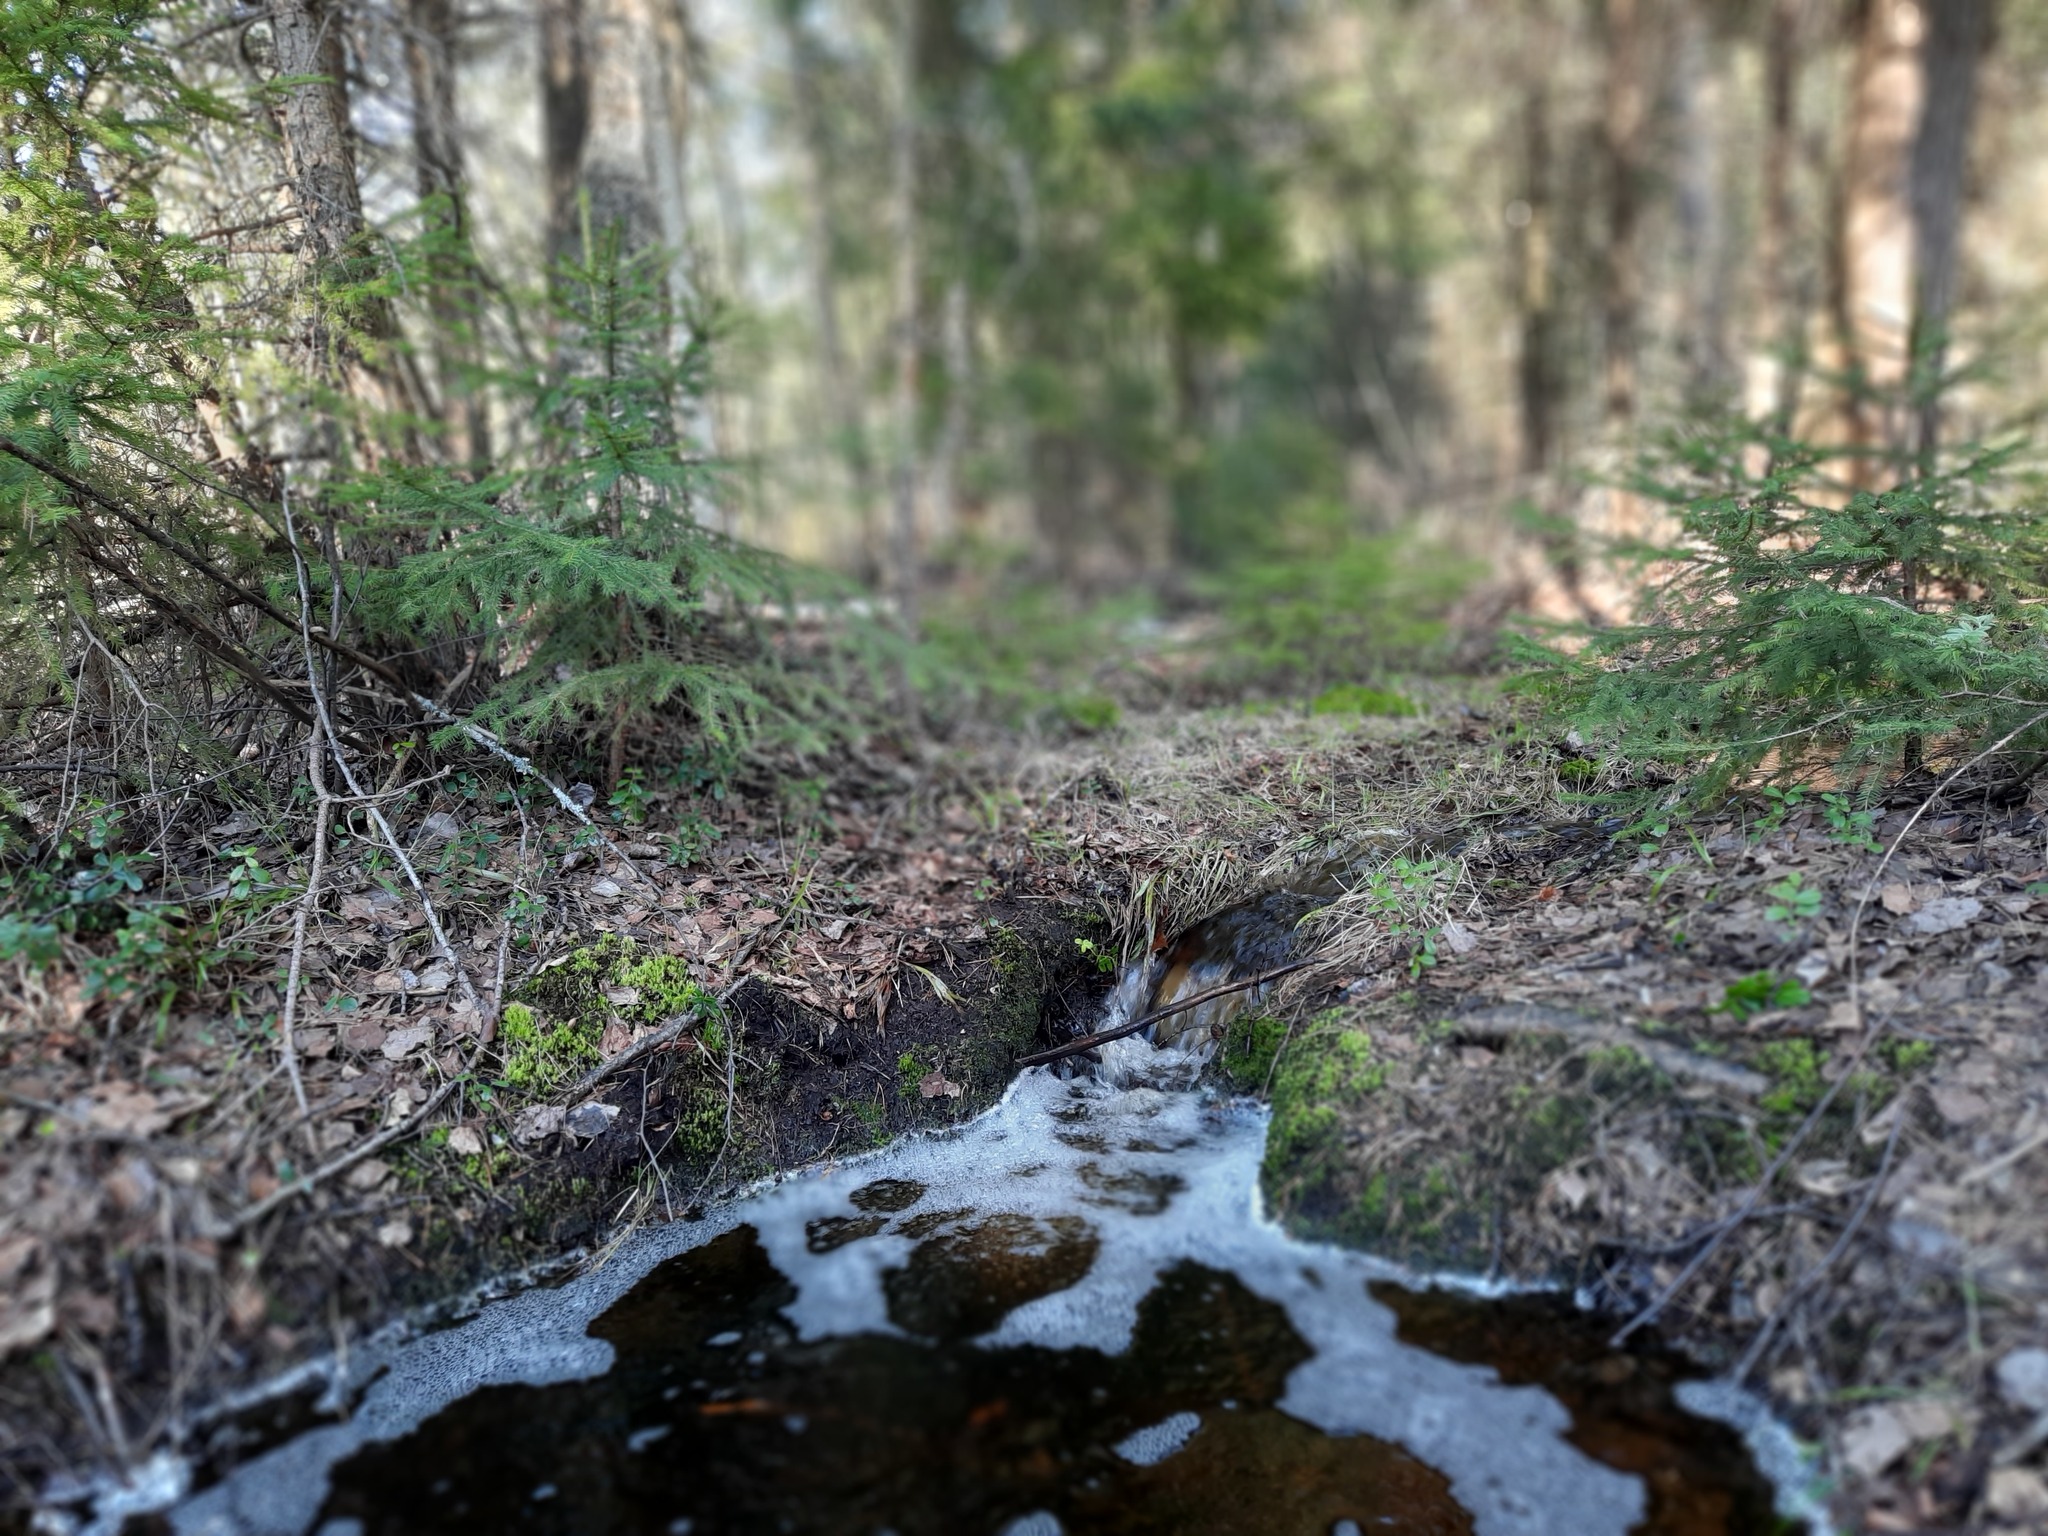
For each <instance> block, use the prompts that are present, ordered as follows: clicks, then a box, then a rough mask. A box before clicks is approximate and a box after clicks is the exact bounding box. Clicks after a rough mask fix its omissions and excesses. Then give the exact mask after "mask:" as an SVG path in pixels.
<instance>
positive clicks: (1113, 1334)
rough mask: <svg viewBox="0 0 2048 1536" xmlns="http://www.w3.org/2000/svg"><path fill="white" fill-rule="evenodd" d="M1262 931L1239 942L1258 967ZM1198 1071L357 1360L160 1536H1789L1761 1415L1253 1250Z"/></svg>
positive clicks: (1593, 1340) (1104, 1070) (1274, 1246)
mask: <svg viewBox="0 0 2048 1536" xmlns="http://www.w3.org/2000/svg"><path fill="white" fill-rule="evenodd" d="M1283 905H1284V903H1283ZM1269 915H1270V916H1273V917H1276V918H1279V919H1285V916H1286V914H1285V913H1277V912H1276V913H1275V914H1269ZM1273 926H1274V925H1273V924H1270V923H1268V922H1266V921H1264V920H1260V921H1257V922H1252V921H1245V922H1242V923H1240V924H1239V925H1238V927H1237V929H1234V930H1232V931H1233V932H1235V933H1236V936H1237V938H1238V939H1240V940H1243V941H1244V942H1245V943H1246V944H1248V945H1250V946H1251V949H1252V950H1253V951H1257V949H1258V945H1257V942H1256V937H1257V935H1259V934H1265V933H1270V932H1271V929H1272V927H1273ZM1288 926H1291V923H1289V924H1288ZM1225 927H1226V928H1228V927H1229V925H1228V924H1225ZM1215 941H1217V936H1216V935H1211V939H1210V942H1215ZM1223 947H1224V948H1226V949H1227V948H1228V947H1229V945H1228V944H1225V945H1224V946H1223ZM1262 953H1263V952H1262V951H1261V952H1257V953H1251V954H1250V955H1249V957H1248V956H1247V955H1246V954H1236V955H1234V956H1230V957H1228V958H1218V957H1217V955H1216V954H1215V953H1210V954H1207V955H1205V954H1201V953H1196V954H1182V955H1181V956H1180V958H1179V959H1178V960H1176V959H1175V957H1174V956H1172V955H1169V956H1167V957H1166V962H1165V964H1164V966H1163V967H1162V966H1155V967H1153V968H1152V971H1151V972H1149V973H1147V974H1146V975H1145V976H1143V977H1138V976H1132V977H1127V978H1126V979H1125V982H1124V984H1123V986H1121V987H1120V988H1119V992H1118V996H1117V998H1116V999H1115V1000H1114V1001H1113V1003H1112V1005H1111V1010H1110V1020H1109V1022H1112V1023H1113V1022H1114V1021H1115V1019H1116V1017H1117V1016H1118V1013H1119V1010H1122V1011H1124V1012H1127V1011H1128V1010H1129V1009H1131V1008H1133V1007H1135V1006H1137V1005H1138V1002H1139V1000H1140V996H1141V994H1145V995H1152V994H1156V992H1157V991H1158V990H1159V987H1158V984H1157V982H1156V975H1157V972H1158V971H1159V970H1160V969H1165V970H1166V971H1167V972H1168V973H1169V981H1170V983H1171V985H1172V986H1174V987H1179V988H1181V989H1182V990H1183V991H1189V990H1194V989H1196V987H1197V984H1198V983H1200V982H1202V981H1204V980H1207V979H1213V977H1214V976H1215V975H1216V974H1221V973H1223V972H1227V971H1228V970H1229V969H1230V968H1231V967H1232V966H1233V965H1239V964H1242V963H1243V962H1245V961H1246V959H1247V958H1249V959H1250V960H1251V961H1253V962H1256V961H1257V960H1258V959H1260V958H1261V956H1262ZM1176 965H1178V966H1180V975H1179V976H1178V977H1177V978H1174V977H1173V976H1172V975H1171V973H1172V972H1173V969H1174V967H1175V966H1176ZM1190 978H1193V979H1192V980H1191V979H1190ZM1179 1038H1180V1043H1179V1044H1177V1045H1170V1046H1168V1047H1167V1048H1164V1049H1155V1048H1154V1047H1153V1046H1152V1045H1151V1044H1148V1043H1146V1042H1144V1041H1142V1040H1135V1039H1134V1040H1128V1041H1123V1042H1119V1043H1117V1044H1114V1045H1111V1046H1107V1047H1104V1048H1103V1049H1102V1051H1101V1053H1100V1059H1099V1061H1098V1062H1097V1063H1096V1064H1095V1066H1094V1067H1093V1069H1092V1070H1091V1071H1088V1072H1087V1073H1085V1074H1084V1075H1080V1076H1075V1077H1071V1078H1063V1077H1061V1076H1059V1075H1057V1074H1056V1073H1054V1072H1052V1071H1049V1070H1046V1069H1034V1070H1032V1071H1028V1072H1026V1073H1025V1074H1023V1076H1021V1077H1020V1078H1019V1079H1018V1081H1017V1082H1016V1084H1015V1085H1014V1086H1013V1088H1012V1090H1011V1091H1010V1093H1009V1094H1008V1096H1007V1097H1006V1098H1005V1099H1004V1100H1003V1102H1002V1103H1001V1104H1000V1105H999V1106H998V1107H997V1108H995V1109H993V1110H991V1111H990V1112H989V1113H988V1114H986V1115H984V1116H982V1117H981V1118H980V1119H978V1120H976V1121H974V1122H972V1123H971V1124H969V1125H967V1126H965V1127H962V1128H961V1129H959V1130H957V1131H955V1132H951V1133H948V1134H944V1135H934V1136H925V1137H915V1138H907V1139H905V1140H903V1141H900V1142H898V1143H897V1144H895V1145H894V1146H892V1147H890V1148H888V1149H886V1150H884V1151H882V1152H880V1153H877V1154H875V1155H873V1156H870V1157H867V1158H864V1159H861V1160H858V1161H856V1162H852V1163H847V1164H843V1165H841V1166H838V1167H834V1168H829V1169H825V1170H820V1171H815V1172H811V1173H808V1174H805V1175H801V1176H798V1177H794V1178H791V1179H788V1180H786V1181H784V1182H782V1183H779V1184H777V1185H775V1186H773V1187H771V1188H768V1189H765V1190H763V1191H761V1192H759V1193H756V1194H754V1195H752V1196H751V1197H749V1198H746V1199H743V1200H739V1201H737V1202H734V1203H733V1204H731V1205H729V1206H727V1207H725V1208H724V1209H722V1210H720V1211H717V1212H715V1213H713V1214H711V1215H709V1216H707V1217H705V1218H704V1219H702V1220H699V1221H695V1222H689V1223H678V1224H675V1225H673V1226H668V1227H664V1228H660V1229H654V1230H647V1231H642V1232H640V1233H639V1234H637V1235H636V1236H635V1237H634V1238H633V1239H631V1240H630V1241H628V1242H627V1243H625V1244H624V1245H622V1247H621V1249H620V1250H619V1251H618V1252H616V1253H615V1254H614V1255H613V1256H612V1257H611V1258H610V1260H609V1262H607V1263H606V1264H604V1265H603V1266H602V1267H600V1268H598V1269H596V1270H595V1271H593V1272H591V1273H588V1274H585V1275H583V1276H581V1277H579V1278H577V1279H576V1280H574V1281H572V1282H570V1283H568V1284H566V1285H563V1286H560V1287H558V1288H554V1289H533V1290H528V1291H526V1292H524V1293H523V1294H520V1295H517V1296H514V1297H511V1298H509V1299H507V1300H503V1301H500V1302H496V1303H494V1304H492V1305H490V1306H487V1307H485V1308H484V1309H483V1310H482V1311H481V1312H480V1313H479V1314H478V1315H477V1316H476V1317H474V1318H473V1319H472V1320H470V1321H468V1322H466V1323H464V1324H463V1325H461V1326H459V1327H454V1328H449V1329H445V1330H443V1331H441V1332H438V1333H433V1334H429V1335H427V1336H425V1337H421V1338H416V1339H413V1340H412V1341H410V1342H409V1343H405V1344H403V1345H402V1346H393V1347H391V1348H390V1349H388V1350H384V1351H382V1352H373V1353H372V1355H370V1356H368V1357H359V1358H358V1359H356V1360H355V1361H354V1362H352V1364H351V1367H350V1371H349V1376H350V1378H351V1379H352V1380H353V1381H355V1382H357V1383H362V1382H364V1381H367V1382H368V1383H369V1384H368V1385H367V1387H363V1388H361V1389H360V1390H358V1391H354V1392H351V1393H348V1394H341V1395H345V1396H347V1397H348V1398H349V1407H348V1411H347V1414H346V1417H343V1418H337V1419H335V1420H333V1421H331V1422H327V1423H325V1424H323V1425H321V1426H320V1427H317V1428H315V1429H312V1430H311V1431H309V1432H306V1433H303V1434H300V1435H299V1436H298V1437H297V1438H295V1439H292V1440H290V1441H288V1442H287V1443H285V1444H283V1445H281V1446H279V1447H277V1448H275V1449H273V1450H271V1451H269V1452H268V1453H267V1454H265V1455H263V1456H261V1457H260V1458H258V1459H256V1460H254V1461H251V1462H249V1463H247V1464H246V1465H244V1466H242V1467H241V1468H239V1469H238V1470H236V1471H235V1472H234V1473H233V1474H232V1475H231V1476H228V1477H227V1478H225V1479H224V1480H223V1481H221V1482H219V1483H217V1484H215V1485H214V1486H212V1487H211V1488H208V1489H206V1490H205V1491H203V1492H200V1493H198V1494H196V1495H195V1496H193V1497H191V1498H189V1499H188V1500H187V1501H186V1502H185V1503H183V1504H182V1505H180V1506H179V1507H177V1508H176V1509H174V1510H173V1511H172V1512H171V1516H170V1522H169V1523H170V1526H171V1528H173V1529H174V1530H176V1531H177V1532H179V1533H181V1536H202V1533H204V1536H258V1533H284V1532H292V1533H297V1532H307V1531H317V1532H319V1533H321V1536H351V1533H380V1536H381V1533H408V1536H413V1533H426V1532H467V1531H475V1532H535V1533H540V1532H561V1533H599V1532H657V1533H659V1532H665V1533H671V1536H681V1533H691V1536H709V1533H725V1532H749V1533H751V1532H818V1533H839V1532H845V1533H867V1536H881V1533H885V1532H893V1533H897V1536H922V1533H932V1536H939V1533H944V1536H956V1533H971V1536H998V1533H1003V1536H1051V1533H1055V1532H1062V1531H1065V1532H1114V1533H1138V1532H1160V1533H1168V1532H1171V1533H1188V1536H1197V1533H1209V1532H1215V1533H1223V1532H1245V1533H1259V1536H1266V1533H1273V1536H1283V1533H1297V1532H1298V1533H1302V1536H1309V1533H1315V1536H1326V1533H1339V1536H1344V1533H1350V1536H1356V1533H1365V1532H1379V1531H1386V1532H1416V1533H1421V1532H1428V1533H1436V1532H1446V1533H1448V1532H1475V1533H1479V1536H1510V1533H1514V1536H1522V1533H1557V1536H1605V1533H1615V1536H1620V1533H1622V1532H1627V1531H1648V1532H1658V1533H1672V1536H1679V1533H1683V1536H1710V1533H1727V1536H1737V1533H1749V1532H1764V1531H1772V1530H1778V1529H1791V1528H1796V1521H1794V1522H1792V1523H1790V1524H1787V1523H1781V1522H1783V1521H1784V1520H1785V1517H1786V1516H1796V1515H1797V1514H1798V1513H1799V1511H1798V1509H1797V1507H1796V1506H1795V1505H1794V1504H1793V1503H1792V1502H1788V1498H1787V1494H1786V1493H1785V1492H1784V1491H1783V1490H1784V1489H1785V1488H1787V1487H1789V1486H1790V1485H1791V1480H1794V1479H1796V1478H1797V1477H1798V1476H1800V1475H1801V1474H1800V1469H1799V1465H1798V1463H1797V1460H1796V1458H1795V1457H1793V1456H1792V1453H1791V1450H1790V1442H1789V1441H1787V1440H1786V1439H1785V1438H1784V1437H1783V1436H1782V1435H1781V1434H1778V1433H1777V1432H1776V1431H1775V1430H1774V1429H1773V1428H1772V1427H1771V1426H1769V1425H1768V1423H1767V1422H1765V1421H1763V1420H1762V1419H1761V1418H1760V1417H1758V1416H1757V1415H1756V1413H1755V1410H1754V1408H1753V1406H1752V1405H1749V1404H1747V1403H1746V1402H1745V1400H1743V1399H1741V1398H1740V1397H1739V1396H1738V1395H1736V1394H1733V1393H1730V1392H1728V1391H1727V1390H1725V1389H1722V1388H1717V1387H1716V1386H1714V1385H1713V1384H1711V1383H1705V1382H1700V1381H1689V1380H1687V1379H1686V1378H1687V1377H1688V1375H1689V1374H1695V1373H1689V1372H1688V1371H1687V1369H1686V1368H1685V1367H1683V1366H1682V1365H1681V1363H1680V1362H1678V1361H1676V1360H1675V1359H1673V1358H1671V1357H1669V1356H1667V1355H1663V1354H1660V1353H1658V1352H1656V1351H1655V1350H1654V1349H1647V1348H1646V1349H1642V1350H1632V1351H1628V1352H1622V1353H1616V1352H1612V1351H1609V1350H1608V1349H1607V1348H1606V1347H1605V1345H1604V1343H1603V1342H1602V1340H1601V1335H1602V1332H1603V1330H1602V1329H1600V1328H1599V1327H1598V1326H1597V1325H1596V1324H1595V1323H1593V1322H1592V1321H1591V1320H1588V1319H1585V1318H1582V1317H1581V1316H1580V1315H1579V1314H1578V1313H1577V1312H1576V1311H1575V1309H1574V1308H1573V1307H1572V1306H1571V1304H1570V1302H1569V1300H1568V1299H1566V1298H1559V1297H1555V1296H1497V1295H1496V1296H1487V1295H1483V1294H1480V1293H1478V1292H1477V1291H1476V1290H1474V1289H1472V1288H1470V1287H1467V1288H1464V1289H1457V1288H1451V1289H1446V1288H1443V1287H1441V1286H1439V1287H1437V1288H1435V1289H1418V1288H1416V1282H1415V1280H1414V1279H1413V1277H1408V1276H1405V1275H1403V1274H1401V1273H1400V1272H1398V1271H1396V1270H1394V1269H1393V1268H1391V1267H1390V1266H1387V1265H1385V1264H1383V1263H1380V1262H1378V1261H1376V1260H1374V1259H1373V1258H1371V1257H1370V1256H1368V1255H1365V1254H1360V1253H1354V1252H1348V1251H1343V1250H1339V1249H1334V1248H1328V1247H1322V1246H1318V1245H1314V1244H1307V1243H1302V1242H1297V1241H1294V1240H1293V1239H1290V1238H1289V1237H1287V1236H1286V1235H1285V1234H1284V1233H1283V1232H1281V1231H1280V1230H1279V1229H1278V1228H1277V1227H1276V1226H1274V1225H1273V1224H1272V1223H1270V1222H1269V1221H1267V1220H1265V1219H1264V1217H1263V1216H1262V1214H1261V1211H1260V1206H1259V1197H1258V1171H1259V1163H1260V1159H1261V1157H1262V1154H1263V1151H1264V1145H1265V1121H1264V1117H1263V1115H1262V1113H1261V1112H1260V1111H1259V1110H1258V1109H1256V1108H1255V1107H1253V1106H1250V1105H1247V1104H1244V1103H1241V1102H1233V1101H1229V1100H1225V1099H1221V1098H1219V1097H1217V1096H1215V1095H1213V1094H1210V1093H1206V1092H1203V1091H1201V1090H1199V1089H1198V1088H1197V1087H1196V1085H1195V1078H1196V1076H1197V1075H1198V1069H1199V1065H1200V1054H1201V1053H1200V1052H1197V1051H1191V1050H1189V1049H1186V1044H1187V1042H1188V1041H1189V1040H1190V1039H1191V1038H1192V1037H1191V1036H1190V1035H1188V1034H1182V1035H1180V1037H1179ZM338 1400H339V1396H338V1398H337V1401H338ZM1737 1425H1744V1426H1745V1427H1744V1428H1738V1427H1735V1426H1737ZM1765 1465H1768V1466H1770V1467H1771V1469H1772V1470H1773V1471H1775V1472H1777V1473H1778V1474H1779V1476H1780V1482H1779V1485H1777V1486H1774V1484H1773V1481H1772V1479H1771V1478H1770V1477H1768V1476H1766V1475H1765V1473H1764V1471H1762V1470H1760V1467H1761V1466H1765Z"/></svg>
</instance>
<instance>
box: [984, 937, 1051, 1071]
mask: <svg viewBox="0 0 2048 1536" xmlns="http://www.w3.org/2000/svg"><path fill="white" fill-rule="evenodd" d="M988 958H989V966H990V968H991V969H992V970H994V972H995V973H996V983H995V992H994V995H993V996H991V997H990V998H989V1008H988V1024H989V1033H990V1034H991V1035H993V1036H994V1037H995V1038H996V1039H998V1040H1001V1041H1002V1042H1004V1043H1005V1044H1006V1045H1008V1046H1010V1047H1011V1049H1013V1050H1017V1051H1023V1050H1028V1049H1029V1048H1030V1046H1031V1042H1032V1040H1033V1039H1034V1038H1036V1036H1037V1034H1038V1005H1039V993H1040V989H1041V988H1042V987H1043V985H1044V979H1043V976H1042V973H1041V972H1040V969H1039V965H1038V957H1037V955H1036V954H1034V953H1033V952H1032V948H1031V945H1030V944H1029V943H1028V942H1027V941H1026V940H1025V938H1024V936H1023V935H1022V934H1020V933H1019V932H1017V930H1016V929H1014V928H1005V927H1003V926H1001V925H1000V924H998V925H997V926H996V928H995V929H994V930H993V931H992V932H991V933H990V934H989V957H988Z"/></svg>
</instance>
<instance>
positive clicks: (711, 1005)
mask: <svg viewBox="0 0 2048 1536" xmlns="http://www.w3.org/2000/svg"><path fill="white" fill-rule="evenodd" d="M628 953H630V948H629V949H628ZM617 969H618V978H619V985H620V986H625V987H631V988H633V990H635V991H636V992H638V993H639V994H640V1001H639V1002H637V1003H631V1004H628V1005H627V1007H626V1008H625V1009H623V1010H622V1016H623V1017H625V1018H627V1019H630V1020H632V1021H633V1022H636V1023H641V1024H665V1023H667V1022H668V1021H669V1020H670V1019H672V1018H674V1017H675V1016H676V1015H677V1014H679V1013H696V1014H700V1015H714V1014H715V1013H716V1012H717V1008H718V1001H717V999H716V998H714V997H713V996H712V995H711V994H710V993H709V992H706V991H705V990H704V989H703V988H702V987H700V986H699V985H698V984H697V983H696V982H694V981H692V980H691V979H690V964H689V962H688V961H687V960H682V959H679V958H677V957H676V956H674V955H649V956H648V957H647V958H646V959H645V960H640V961H637V962H629V961H627V960H626V959H624V958H622V959H621V960H620V962H619V965H618V968H617Z"/></svg>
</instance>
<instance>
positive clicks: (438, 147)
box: [405, 0, 491, 469]
mask: <svg viewBox="0 0 2048 1536" xmlns="http://www.w3.org/2000/svg"><path fill="white" fill-rule="evenodd" d="M455 22H456V18H455V6H454V4H453V0H407V3H406V26H405V64H406V72H407V75H408V76H409V78H410V80H411V84H412V106H413V125H412V142H413V162H414V167H415V170H416V173H417V177H418V184H419V191H420V198H421V200H422V201H423V202H426V203H427V204H428V205H429V207H430V208H431V210H432V212H431V214H430V217H432V218H433V219H434V220H435V221H436V223H437V224H438V226H439V233H440V237H441V239H442V241H443V242H445V245H446V247H447V248H446V249H445V250H444V251H441V252H438V253H437V254H436V257H435V260H434V263H433V273H432V277H433V289H432V292H431V294H430V295H429V298H428V305H429V310H430V313H431V314H432V316H433V337H432V341H431V346H432V349H433V357H434V375H435V382H436V384H438V385H439V395H440V412H439V414H440V419H441V423H442V425H443V427H444V428H445V430H446V432H447V452H448V456H449V458H450V459H452V460H453V461H454V462H455V463H457V464H461V465H466V466H469V467H471V468H475V469H481V468H483V467H484V466H485V465H487V464H488V462H489V460H490V456H491V449H490V436H489V425H488V421H487V418H486V414H485V410H484V403H483V401H482V400H481V399H480V398H479V397H478V395H477V392H476V390H475V388H474V387H473V385H472V382H471V378H472V375H473V373H474V371H475V369H476V366H477V352H476V310H477V304H478V300H479V299H480V297H481V295H480V293H479V290H478V284H477V282H476V267H475V262H474V260H473V258H472V257H471V255H470V252H469V227H468V216H467V209H466V207H465V203H464V193H465V187H466V178H465V177H464V175H463V169H462V141H461V137H460V133H459V126H458V124H459V119H458V117H457V109H456V82H455Z"/></svg>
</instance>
